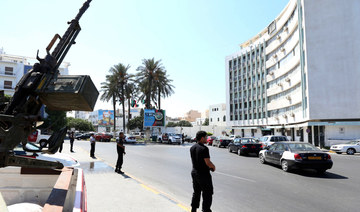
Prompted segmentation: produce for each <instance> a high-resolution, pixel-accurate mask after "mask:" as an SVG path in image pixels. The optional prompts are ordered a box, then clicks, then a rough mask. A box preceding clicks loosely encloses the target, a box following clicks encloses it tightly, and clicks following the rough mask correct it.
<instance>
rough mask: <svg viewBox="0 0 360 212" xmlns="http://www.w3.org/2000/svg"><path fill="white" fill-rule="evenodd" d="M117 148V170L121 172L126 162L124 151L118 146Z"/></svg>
mask: <svg viewBox="0 0 360 212" xmlns="http://www.w3.org/2000/svg"><path fill="white" fill-rule="evenodd" d="M116 147H117V153H118V159H117V162H116V170H119V171H120V170H121V167H122V165H123V162H124V158H123V157H124V149H123V148H121V147H119V146H116Z"/></svg>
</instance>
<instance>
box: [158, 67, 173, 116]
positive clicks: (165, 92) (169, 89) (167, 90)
mask: <svg viewBox="0 0 360 212" xmlns="http://www.w3.org/2000/svg"><path fill="white" fill-rule="evenodd" d="M154 75H155V76H154V87H155V90H156V92H157V93H156V95H157V98H158V99H157V106H158V109H159V110H160V109H161V97H164V98H165V97H168V96H170V95H171V94H173V93H174V90H173V88H174V86H173V85H171V84H170V83H171V82H172V81H173V80H171V79H169V78H168V77H169V76H167V75H166V70H158V71H156V72H155V74H154Z"/></svg>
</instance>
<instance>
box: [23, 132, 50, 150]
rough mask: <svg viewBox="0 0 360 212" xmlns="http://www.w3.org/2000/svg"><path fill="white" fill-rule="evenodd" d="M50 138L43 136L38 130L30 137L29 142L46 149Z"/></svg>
mask: <svg viewBox="0 0 360 212" xmlns="http://www.w3.org/2000/svg"><path fill="white" fill-rule="evenodd" d="M49 138H50V135H45V134H41V130H39V129H36V131H34V132H33V133H31V134H30V135H29V136H28V142H35V143H36V144H40V146H41V147H45V146H46V143H47V140H48V139H49Z"/></svg>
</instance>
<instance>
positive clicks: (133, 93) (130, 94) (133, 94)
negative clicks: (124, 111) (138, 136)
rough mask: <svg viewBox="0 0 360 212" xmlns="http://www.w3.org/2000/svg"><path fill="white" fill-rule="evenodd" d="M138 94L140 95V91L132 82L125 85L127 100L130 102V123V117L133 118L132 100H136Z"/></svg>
mask: <svg viewBox="0 0 360 212" xmlns="http://www.w3.org/2000/svg"><path fill="white" fill-rule="evenodd" d="M137 93H138V90H137V88H136V85H135V84H134V83H132V82H130V83H127V84H126V85H125V98H126V99H127V101H128V122H129V121H130V119H131V118H130V116H131V113H130V105H131V103H130V101H131V99H133V100H134V99H136V98H137ZM128 132H129V127H128Z"/></svg>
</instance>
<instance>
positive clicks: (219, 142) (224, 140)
mask: <svg viewBox="0 0 360 212" xmlns="http://www.w3.org/2000/svg"><path fill="white" fill-rule="evenodd" d="M231 141H232V140H231V138H229V137H224V136H219V137H216V139H214V140H213V143H212V145H213V146H217V147H219V148H220V147H222V146H223V147H227V146H228V145H229V143H230V142H231Z"/></svg>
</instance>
